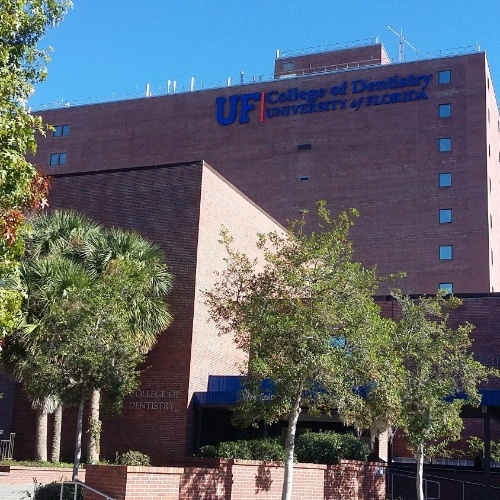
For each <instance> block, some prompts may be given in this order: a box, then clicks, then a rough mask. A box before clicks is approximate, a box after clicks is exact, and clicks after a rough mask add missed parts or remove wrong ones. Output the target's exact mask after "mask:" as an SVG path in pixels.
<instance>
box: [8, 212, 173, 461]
mask: <svg viewBox="0 0 500 500" xmlns="http://www.w3.org/2000/svg"><path fill="white" fill-rule="evenodd" d="M162 257H163V256H162V253H161V250H160V249H159V248H158V247H157V246H156V245H154V244H152V243H150V242H149V241H147V240H145V239H144V238H142V237H141V236H140V235H138V234H137V233H133V232H126V231H122V230H120V229H109V230H108V229H105V228H104V227H102V226H100V225H99V224H97V223H95V222H94V221H92V220H90V219H88V218H86V217H85V216H83V215H81V214H79V213H76V212H73V211H60V210H57V211H54V212H51V213H43V214H41V215H38V216H37V217H35V218H34V219H33V220H32V235H31V237H30V238H28V240H27V242H26V259H25V266H24V268H23V269H24V273H23V279H24V280H25V282H26V285H27V287H28V300H27V304H26V305H27V310H28V311H29V313H30V319H31V321H32V322H33V323H37V322H39V323H43V317H44V314H46V313H47V311H49V310H50V308H51V306H54V304H55V302H57V301H60V300H61V299H62V298H63V297H64V296H65V294H66V295H67V294H68V290H70V289H74V287H75V286H76V287H78V286H82V287H85V286H89V283H91V282H105V281H106V280H108V281H109V280H113V279H120V280H122V282H123V283H128V285H129V286H123V287H122V289H121V300H124V301H125V302H126V305H127V307H126V313H127V317H126V325H127V326H126V327H125V329H126V332H121V334H122V335H123V334H125V335H127V337H128V339H129V340H130V341H132V342H133V344H134V345H136V346H137V348H138V350H139V351H140V353H141V354H145V353H147V352H148V351H149V350H150V349H151V348H152V347H153V345H154V343H155V342H156V336H157V335H158V334H159V333H161V332H162V331H164V330H165V329H166V328H167V327H168V326H169V324H170V322H171V320H172V318H171V315H170V313H169V310H168V307H167V305H166V302H165V298H166V296H167V295H168V293H169V292H170V290H171V285H172V278H171V275H170V273H169V272H168V270H167V267H166V265H165V264H164V263H163V262H162ZM64 266H67V269H66V272H65V271H64ZM77 271H78V273H80V275H78V278H77V274H78V273H77ZM82 273H83V274H82ZM82 275H84V276H85V278H84V279H83V281H82ZM85 280H86V281H85ZM35 338H36V335H35ZM22 366H24V365H23V363H19V364H18V366H17V373H18V374H19V377H18V378H23V377H22V376H21V371H22ZM27 376H28V370H26V369H25V373H24V379H26V377H27ZM99 402H100V392H99V390H98V389H96V390H95V391H94V394H93V395H92V397H91V411H90V419H89V430H90V432H89V434H90V439H89V461H91V462H95V461H97V460H98V459H99V450H98V443H99V435H100V421H99ZM39 446H42V445H41V444H39Z"/></svg>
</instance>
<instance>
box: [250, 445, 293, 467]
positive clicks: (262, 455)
mask: <svg viewBox="0 0 500 500" xmlns="http://www.w3.org/2000/svg"><path fill="white" fill-rule="evenodd" d="M249 446H250V450H251V452H252V459H253V460H264V461H272V462H284V461H285V448H284V447H283V445H282V444H281V442H280V440H279V439H255V440H254V441H249Z"/></svg>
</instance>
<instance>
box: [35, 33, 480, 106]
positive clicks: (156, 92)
mask: <svg viewBox="0 0 500 500" xmlns="http://www.w3.org/2000/svg"><path fill="white" fill-rule="evenodd" d="M367 40H373V39H367ZM363 41H364V40H362V41H361V42H363ZM352 43H353V44H354V42H352ZM367 43H368V42H367ZM338 45H341V46H345V44H338ZM353 46H354V45H353ZM322 47H323V50H327V49H326V47H329V50H333V49H332V48H331V47H332V45H326V46H322ZM313 49H314V47H311V48H310V49H303V50H304V51H307V50H311V51H312V50H313ZM479 51H480V47H479V45H468V46H464V47H456V48H453V49H443V50H435V51H424V52H420V51H419V52H417V53H416V54H415V55H414V56H413V57H406V58H405V60H404V61H394V60H392V61H391V64H402V63H406V62H409V61H413V60H420V59H440V58H443V57H449V56H453V55H463V54H469V53H473V52H479ZM295 52H298V51H297V50H292V51H284V53H285V54H286V56H285V57H288V56H289V54H293V53H295ZM303 53H306V52H303ZM281 57H283V56H281ZM369 63H372V64H374V65H375V64H376V65H380V61H374V60H370V61H369V62H368V61H352V62H349V63H339V64H336V65H333V66H320V67H317V68H311V69H308V70H300V71H299V72H297V74H293V75H292V74H289V75H286V74H284V77H287V76H288V78H292V77H293V78H300V77H303V76H310V75H311V74H315V73H335V72H340V71H346V70H351V69H357V68H363V67H367V66H368V64H369ZM299 73H300V74H299ZM277 74H278V75H280V74H281V75H283V73H282V72H278V73H277ZM282 77H283V76H282ZM279 78H280V77H279V76H276V75H275V74H274V73H271V74H264V75H252V74H251V73H250V74H248V75H247V74H244V73H243V72H241V73H240V74H239V75H237V76H236V78H232V77H228V78H227V79H225V80H219V81H211V82H207V81H203V80H198V81H197V82H196V83H195V81H194V78H191V81H190V82H189V83H186V84H184V85H182V86H181V85H179V86H177V82H176V81H172V82H171V83H172V86H170V84H168V85H167V86H166V87H163V86H158V87H157V88H153V87H152V86H151V87H150V85H149V83H148V84H145V85H144V88H145V91H136V92H130V93H126V94H114V93H113V94H111V95H110V96H108V97H89V98H85V99H73V100H61V101H58V102H51V103H47V104H41V103H40V104H33V105H30V107H29V108H30V110H31V111H37V112H39V111H44V110H50V109H59V108H68V107H74V106H85V105H89V104H104V103H107V102H118V101H127V100H132V99H142V98H149V97H159V96H166V95H176V94H185V93H188V92H199V91H203V90H210V89H218V88H224V87H237V86H240V85H251V84H255V83H262V82H270V81H276V80H277V79H279ZM169 83H170V82H169Z"/></svg>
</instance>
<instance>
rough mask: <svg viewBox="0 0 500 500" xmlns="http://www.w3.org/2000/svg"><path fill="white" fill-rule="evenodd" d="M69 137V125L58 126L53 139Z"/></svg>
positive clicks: (55, 128)
mask: <svg viewBox="0 0 500 500" xmlns="http://www.w3.org/2000/svg"><path fill="white" fill-rule="evenodd" d="M68 135H69V125H67V124H66V125H56V126H55V127H54V132H53V133H52V137H67V136H68Z"/></svg>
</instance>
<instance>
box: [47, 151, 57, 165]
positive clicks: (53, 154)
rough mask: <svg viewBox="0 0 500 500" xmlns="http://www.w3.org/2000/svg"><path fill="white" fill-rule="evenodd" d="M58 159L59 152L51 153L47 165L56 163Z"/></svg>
mask: <svg viewBox="0 0 500 500" xmlns="http://www.w3.org/2000/svg"><path fill="white" fill-rule="evenodd" d="M58 161H59V153H52V154H51V155H50V162H49V165H57V162H58Z"/></svg>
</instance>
